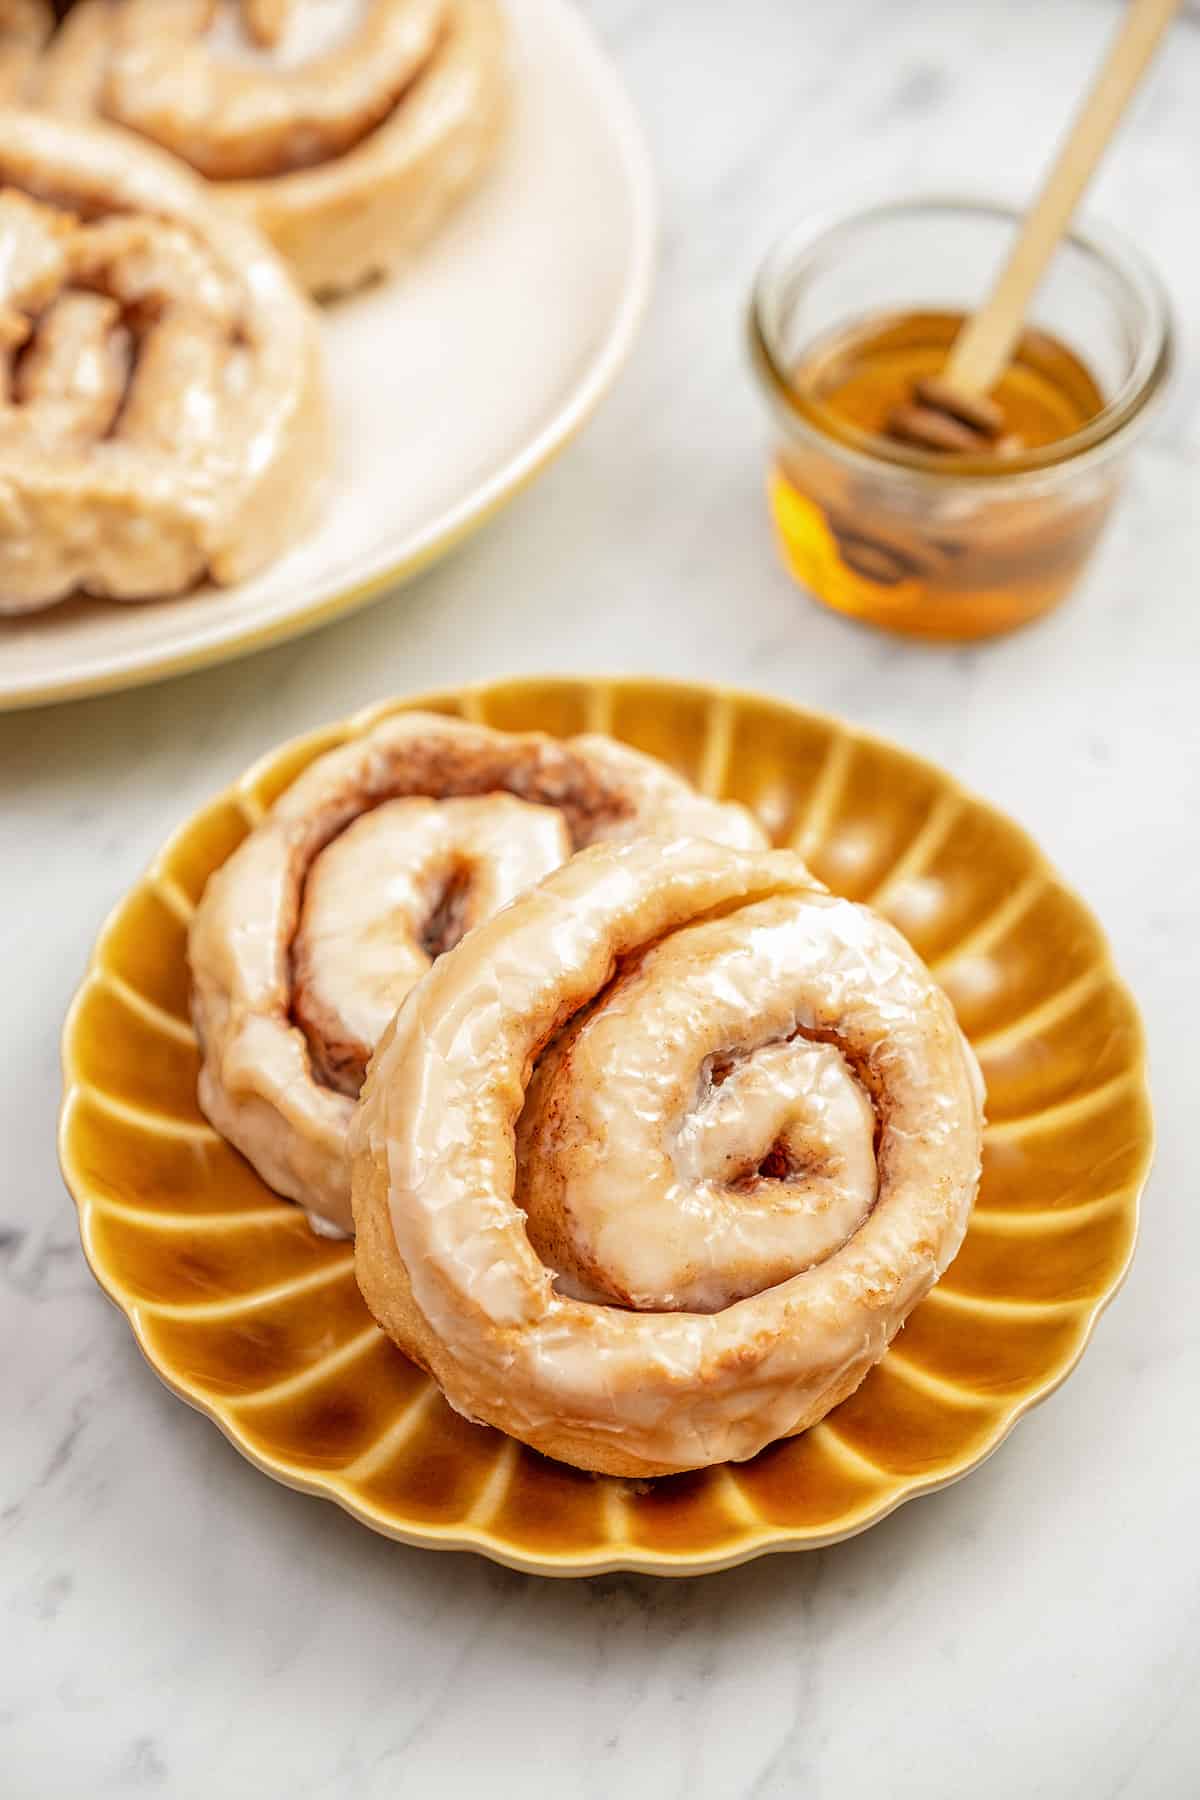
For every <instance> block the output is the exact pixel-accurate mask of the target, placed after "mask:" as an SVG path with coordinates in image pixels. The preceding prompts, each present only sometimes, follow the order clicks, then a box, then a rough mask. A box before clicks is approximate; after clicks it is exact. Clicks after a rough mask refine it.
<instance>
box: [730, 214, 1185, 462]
mask: <svg viewBox="0 0 1200 1800" xmlns="http://www.w3.org/2000/svg"><path fill="white" fill-rule="evenodd" d="M938 212H943V213H950V212H955V213H973V214H975V215H976V216H977V217H981V218H986V217H991V218H993V219H997V220H1000V221H1002V222H1003V223H1005V224H1010V225H1015V224H1017V223H1019V221H1020V219H1021V218H1022V216H1023V212H1022V209H1021V208H1020V207H1017V206H1012V205H1009V204H1008V203H1007V202H1006V201H1003V200H996V199H991V198H988V197H986V196H978V195H972V194H946V193H931V194H916V195H911V196H909V197H908V198H906V199H890V200H879V201H876V202H874V203H872V204H868V205H866V206H855V207H848V208H846V209H844V210H841V211H838V212H830V213H821V214H816V215H814V216H813V217H811V218H809V219H807V220H805V221H804V222H803V223H801V224H799V225H795V226H793V227H792V228H791V230H789V231H786V232H784V234H783V235H782V237H780V238H778V239H776V241H775V243H774V244H773V245H772V247H771V249H770V250H769V251H768V252H767V255H766V257H765V258H764V260H763V262H762V265H761V267H760V268H759V271H758V274H757V276H756V277H755V281H754V286H753V289H752V291H751V300H750V318H749V327H750V349H751V355H752V358H753V361H754V364H755V368H756V370H757V372H758V374H759V377H760V379H761V380H762V382H763V384H764V386H765V387H766V389H767V392H768V395H769V397H770V398H771V399H772V401H773V402H774V403H775V405H776V406H777V407H778V408H779V409H780V411H781V412H782V415H783V417H784V419H785V421H786V423H787V426H788V428H789V429H790V430H793V431H799V432H800V434H801V435H803V436H805V437H808V438H810V439H811V440H812V441H813V442H814V443H817V444H819V445H820V446H821V448H822V450H823V451H825V452H826V453H828V454H832V455H834V456H836V457H838V458H840V459H841V460H842V461H844V462H847V463H849V464H851V465H852V466H854V467H856V468H859V469H870V470H872V471H873V472H874V473H875V474H876V475H878V474H879V472H880V470H881V469H883V468H891V469H894V470H895V471H896V472H897V473H898V474H901V473H902V474H906V475H908V476H909V477H910V478H912V479H914V480H916V481H918V482H921V481H935V482H938V483H939V484H940V483H943V482H944V481H945V480H946V478H947V476H960V477H967V478H970V477H977V478H982V479H987V480H989V481H995V482H1000V481H1014V480H1015V481H1017V482H1020V480H1021V477H1022V476H1036V475H1039V474H1045V473H1047V472H1049V471H1051V470H1056V469H1058V468H1060V467H1061V466H1062V465H1064V464H1067V463H1069V464H1070V465H1071V466H1072V468H1076V467H1078V465H1079V463H1080V462H1081V460H1083V459H1084V458H1086V459H1087V460H1088V461H1089V462H1090V461H1093V460H1098V459H1099V458H1100V457H1102V456H1104V455H1106V454H1108V453H1109V452H1111V450H1113V449H1114V448H1115V447H1116V440H1117V439H1118V438H1119V437H1121V436H1122V435H1123V434H1124V433H1125V431H1126V430H1127V429H1128V428H1129V427H1130V426H1131V425H1132V424H1133V423H1134V422H1135V420H1138V419H1140V418H1141V416H1142V415H1143V414H1144V413H1145V410H1146V408H1147V407H1148V406H1149V404H1150V402H1151V401H1152V400H1153V399H1154V398H1155V397H1156V396H1157V395H1158V394H1159V393H1160V392H1161V390H1162V388H1163V385H1164V383H1165V381H1166V378H1167V376H1168V374H1169V373H1170V370H1171V366H1172V363H1173V361H1174V353H1175V337H1174V328H1173V325H1172V320H1171V308H1170V303H1169V301H1168V299H1167V295H1166V290H1165V289H1164V287H1163V284H1162V282H1161V280H1160V278H1159V276H1158V275H1157V273H1156V272H1155V270H1154V269H1153V268H1152V267H1151V265H1150V263H1149V262H1148V261H1147V260H1146V258H1145V257H1144V256H1143V255H1142V253H1141V252H1140V251H1139V250H1137V249H1136V248H1135V247H1134V245H1133V244H1132V243H1130V241H1129V240H1128V238H1126V237H1124V236H1123V235H1122V234H1121V233H1119V232H1117V231H1114V230H1112V229H1111V228H1110V227H1108V226H1100V225H1096V224H1094V223H1091V222H1088V223H1087V224H1085V225H1084V226H1074V227H1072V229H1071V230H1070V231H1068V232H1066V233H1065V234H1064V239H1063V241H1064V242H1066V243H1069V244H1071V245H1072V246H1073V247H1074V248H1075V249H1076V250H1079V251H1082V252H1083V254H1084V255H1085V256H1088V257H1090V258H1091V259H1092V260H1093V261H1094V262H1096V263H1098V264H1100V265H1101V266H1102V267H1103V268H1104V269H1105V270H1106V271H1107V272H1108V273H1109V274H1110V275H1114V276H1115V277H1116V279H1117V281H1118V282H1119V283H1120V285H1121V286H1122V288H1123V289H1124V291H1125V294H1126V296H1127V297H1129V298H1132V300H1133V302H1134V304H1135V306H1136V307H1137V309H1138V313H1139V315H1140V321H1139V330H1140V339H1141V341H1140V342H1139V344H1138V345H1137V347H1136V350H1135V353H1134V356H1133V361H1132V366H1131V368H1130V371H1129V373H1128V375H1127V376H1126V377H1125V379H1124V381H1123V382H1122V383H1121V385H1120V387H1119V388H1118V389H1117V391H1116V393H1115V394H1113V396H1112V398H1111V399H1110V400H1108V401H1107V402H1106V404H1105V405H1104V407H1103V408H1102V409H1101V411H1100V412H1098V413H1097V414H1096V416H1095V417H1094V418H1092V419H1089V420H1088V422H1087V424H1086V425H1084V426H1082V427H1081V428H1080V429H1079V430H1078V431H1074V432H1072V433H1071V434H1070V435H1069V436H1068V437H1065V438H1060V439H1059V440H1058V441H1057V442H1056V443H1053V444H1046V445H1043V446H1041V447H1040V448H1038V449H1034V450H1027V451H1022V452H1018V453H1017V454H1016V455H1013V456H1006V457H1005V458H1004V459H1003V461H998V460H997V458H996V457H995V456H989V455H983V456H973V455H963V454H947V453H946V452H944V451H927V450H920V449H916V448H915V447H910V446H909V445H907V444H900V443H895V444H892V443H889V444H888V445H887V448H886V450H885V451H875V450H868V449H864V448H859V447H858V446H857V445H856V444H854V443H853V442H851V441H849V440H848V439H845V438H841V437H837V436H834V435H833V434H832V433H829V432H825V431H822V430H821V429H820V428H819V427H818V426H817V425H815V424H814V423H813V422H812V421H811V420H809V419H808V418H807V417H806V416H805V415H804V414H803V413H802V412H801V411H800V409H799V408H798V407H797V406H796V404H795V402H794V399H793V397H792V387H791V382H790V380H789V376H788V371H787V369H786V368H785V367H784V366H783V364H782V363H781V361H780V358H779V356H778V355H777V350H776V345H775V344H774V343H773V342H772V338H773V336H774V333H773V331H772V329H771V327H770V325H769V323H768V320H767V316H766V315H767V311H768V305H769V300H770V297H771V294H772V292H773V291H774V289H775V288H776V286H777V284H778V282H779V281H780V279H781V278H782V277H783V275H784V274H785V273H786V274H788V275H794V274H795V273H796V272H797V271H798V270H799V271H800V272H803V268H804V264H805V262H806V261H809V260H811V259H812V258H814V257H815V256H816V254H817V253H818V252H819V251H820V250H823V249H826V248H828V247H829V246H830V245H836V243H837V240H838V239H839V237H843V236H847V235H849V234H850V233H851V232H852V231H854V230H855V229H856V228H858V227H859V226H862V225H869V224H870V223H872V221H875V220H885V219H889V218H903V217H904V215H905V214H918V213H938Z"/></svg>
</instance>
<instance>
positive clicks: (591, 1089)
mask: <svg viewBox="0 0 1200 1800" xmlns="http://www.w3.org/2000/svg"><path fill="white" fill-rule="evenodd" d="M834 904H836V903H832V902H831V903H830V905H834ZM822 910H825V903H824V900H823V897H820V896H818V897H816V898H814V900H813V901H812V902H811V903H810V906H809V908H807V909H806V910H805V911H803V912H802V913H800V914H797V911H796V909H795V907H794V905H792V904H791V903H790V902H787V901H775V900H767V901H763V902H760V903H758V904H756V905H754V906H751V907H746V908H741V909H739V910H738V911H737V912H736V913H735V914H733V915H731V916H727V917H722V918H718V919H712V920H708V921H705V922H703V923H699V924H695V925H690V926H686V927H684V928H683V929H681V930H678V931H676V932H674V933H672V934H671V935H670V936H669V937H666V938H664V939H662V940H661V941H660V942H659V943H657V944H655V945H653V946H652V947H651V948H649V949H648V950H646V951H645V952H644V953H643V954H642V955H640V956H639V957H637V958H636V959H635V960H634V961H633V962H632V963H631V964H630V966H628V967H627V968H626V969H625V970H623V971H622V972H620V973H618V974H617V976H616V977H615V979H614V980H613V981H612V982H611V983H610V984H609V985H608V986H607V987H606V988H605V989H604V990H603V991H602V992H601V993H600V995H599V996H598V997H597V998H596V1000H595V1001H594V1002H593V1003H592V1004H591V1006H589V1007H588V1008H586V1009H585V1010H584V1011H583V1012H581V1013H580V1014H579V1015H577V1017H576V1018H575V1019H573V1020H572V1021H571V1022H570V1023H569V1024H568V1025H567V1027H566V1028H565V1029H564V1030H563V1031H562V1032H561V1033H560V1034H559V1036H558V1037H557V1038H556V1039H555V1040H554V1041H553V1043H552V1044H551V1045H550V1046H549V1047H548V1048H547V1049H546V1051H545V1052H544V1053H543V1054H542V1056H541V1058H540V1059H539V1062H538V1065H537V1068H536V1070H535V1072H534V1075H533V1078H532V1080H531V1082H530V1085H529V1089H528V1093H527V1097H526V1103H525V1106H524V1109H523V1111H522V1114H521V1117H520V1120H519V1122H518V1126H517V1159H518V1168H517V1200H518V1203H519V1204H520V1205H521V1206H522V1207H523V1209H524V1211H525V1213H526V1216H527V1219H528V1228H529V1235H530V1240H531V1242H532V1243H533V1245H534V1248H535V1249H536V1250H537V1252H538V1254H539V1255H540V1256H541V1258H542V1260H543V1261H544V1262H545V1263H546V1265H547V1266H548V1267H549V1268H550V1269H552V1270H553V1271H554V1273H555V1275H556V1278H557V1285H558V1287H559V1291H560V1292H563V1293H568V1294H572V1295H574V1296H575V1297H577V1298H582V1299H590V1300H596V1301H602V1302H607V1303H609V1304H616V1305H620V1306H625V1307H632V1308H635V1309H637V1310H639V1311H652V1312H673V1311H680V1312H704V1313H707V1312H717V1311H720V1310H721V1309H722V1308H723V1307H726V1306H729V1305H731V1304H733V1303H734V1302H736V1301H738V1300H741V1299H745V1298H746V1297H747V1296H749V1295H752V1294H757V1293H761V1292H762V1291H763V1290H764V1289H767V1288H770V1287H774V1286H777V1285H778V1284H779V1283H780V1282H783V1281H788V1280H790V1279H791V1277H792V1276H794V1275H798V1274H801V1273H803V1271H804V1270H806V1269H810V1268H812V1267H814V1266H815V1265H816V1264H818V1263H821V1262H823V1261H825V1259H826V1258H828V1257H829V1256H832V1255H833V1254H834V1253H835V1252H836V1251H837V1250H840V1249H841V1248H842V1246H843V1245H844V1244H845V1243H847V1242H848V1240H849V1239H850V1238H851V1237H852V1236H853V1235H854V1233H855V1232H856V1231H857V1230H858V1229H859V1227H860V1226H861V1225H862V1224H863V1222H864V1221H865V1220H866V1218H867V1217H868V1216H869V1214H870V1212H871V1210H872V1208H873V1207H874V1205H875V1201H876V1196H877V1192H878V1186H879V1182H878V1172H877V1168H876V1151H875V1145H876V1140H877V1137H878V1135H879V1126H880V1122H879V1119H878V1118H877V1114H876V1106H875V1102H874V1100H873V1098H872V1095H871V1093H870V1092H869V1091H868V1085H867V1083H866V1081H865V1080H864V1078H863V1076H862V1075H861V1074H860V1072H859V1071H860V1070H862V1069H864V1068H865V1067H866V1065H867V1063H868V1062H869V1059H870V1057H871V1054H872V1051H873V1048H874V1045H873V1042H872V1041H871V1038H870V1037H869V1036H865V1037H864V1035H863V1034H861V1033H859V1032H857V1031H856V1030H855V1029H854V1028H853V1022H852V1021H853V1012H852V1009H847V1007H846V1004H845V1002H846V992H845V985H844V983H843V984H842V986H841V987H840V988H839V1007H840V1009H841V1016H842V1018H843V1019H845V1018H846V1017H847V1016H849V1018H850V1020H851V1025H850V1028H849V1029H844V1028H843V1027H842V1026H841V1025H839V1026H838V1027H837V1028H836V1029H835V1028H834V1027H833V1025H832V1019H833V1009H832V1007H829V1008H826V1007H823V1005H822V1000H821V991H820V988H821V982H820V980H816V981H814V975H816V974H817V973H819V971H818V970H817V967H816V960H815V958H816V950H817V940H816V938H815V937H814V936H813V934H812V932H811V930H810V925H811V921H812V919H813V917H814V915H817V914H819V913H820V912H821V911H822ZM822 935H824V934H822ZM822 953H823V954H824V953H826V952H825V951H823V952H822Z"/></svg>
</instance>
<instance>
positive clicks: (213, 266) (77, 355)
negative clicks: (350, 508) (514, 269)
mask: <svg viewBox="0 0 1200 1800" xmlns="http://www.w3.org/2000/svg"><path fill="white" fill-rule="evenodd" d="M2 66H3V57H2V54H0V67H2ZM327 454H328V453H327V444H326V413H325V395H324V386H323V378H322V373H321V363H320V346H319V343H318V336H317V329H316V322H315V316H314V314H313V313H312V310H311V308H310V307H309V305H308V303H307V302H306V301H305V300H304V299H303V298H302V296H301V295H300V294H299V293H298V292H297V291H296V289H295V288H294V286H293V284H292V282H291V279H290V277H289V276H288V274H287V272H286V271H285V269H284V268H283V266H282V264H281V263H280V262H279V261H278V259H277V258H276V256H275V255H274V253H273V252H272V251H271V250H270V248H269V247H268V245H267V244H266V243H264V242H263V240H262V239H261V238H260V237H259V236H258V235H257V233H255V232H253V231H252V230H250V229H249V228H248V227H247V226H245V225H243V224H242V223H241V222H240V221H239V220H237V219H234V218H232V217H229V216H227V215H226V214H225V213H224V211H223V210H222V209H221V208H220V206H219V205H218V204H217V203H216V202H214V201H213V200H211V199H210V198H209V196H208V195H207V193H206V192H205V190H204V188H203V187H202V186H201V184H200V183H198V182H197V181H195V179H194V178H193V177H192V176H190V175H189V174H188V172H187V171H186V170H185V169H182V168H180V167H179V166H178V165H177V164H176V163H175V162H174V161H173V160H172V159H171V158H169V157H165V156H163V155H162V154H161V153H159V152H158V151H155V150H152V149H151V148H150V147H149V146H144V145H141V144H139V143H137V141H136V140H135V139H132V138H130V137H128V136H126V135H125V134H124V133H121V132H116V131H112V130H109V129H107V128H105V127H101V126H82V125H72V124H68V123H67V122H66V121H65V120H59V119H54V118H50V117H47V116H42V115H37V114H33V113H26V112H21V111H17V110H13V109H9V108H2V109H0V613H5V612H8V613H15V612H26V611H30V610H34V609H36V608H39V607H44V606H49V605H50V604H52V603H53V602H54V601H56V600H59V599H62V598H63V597H64V596H65V595H68V594H71V593H73V592H75V591H77V590H79V591H83V592H86V593H89V594H94V595H100V596H105V597H107V598H109V599H116V600H142V599H148V598H151V597H157V596H160V595H165V594H173V593H178V592H181V591H182V590H184V589H186V588H190V587H192V586H193V585H195V584H196V583H197V582H199V581H201V580H203V579H205V578H207V579H209V580H212V581H214V582H218V583H226V582H234V581H240V580H241V579H243V577H245V576H247V575H249V574H250V573H252V572H253V571H254V570H255V569H257V568H258V567H260V566H261V565H262V564H263V563H265V562H267V561H269V560H270V558H271V557H273V556H275V555H276V554H277V553H278V552H279V551H280V550H282V549H283V548H284V547H285V545H287V544H288V543H289V542H290V541H291V540H292V539H293V538H294V537H295V536H296V535H297V533H298V532H299V531H301V530H302V529H303V528H304V526H305V525H306V524H307V522H308V519H309V515H310V512H311V510H312V508H313V506H314V503H315V501H316V498H317V495H318V493H319V491H320V487H321V484H322V481H323V477H324V474H325V469H326V463H327Z"/></svg>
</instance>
